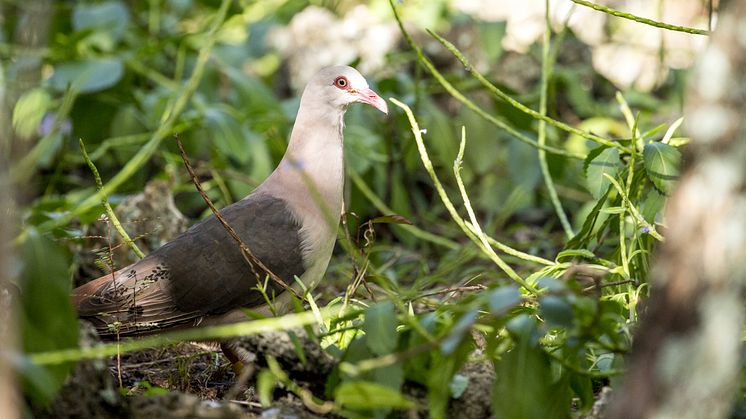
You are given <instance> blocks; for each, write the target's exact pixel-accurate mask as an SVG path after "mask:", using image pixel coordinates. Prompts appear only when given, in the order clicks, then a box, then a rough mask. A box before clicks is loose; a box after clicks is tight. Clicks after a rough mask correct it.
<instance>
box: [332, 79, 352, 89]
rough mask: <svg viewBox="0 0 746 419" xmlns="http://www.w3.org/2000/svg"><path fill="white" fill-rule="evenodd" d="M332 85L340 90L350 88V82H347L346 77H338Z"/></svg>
mask: <svg viewBox="0 0 746 419" xmlns="http://www.w3.org/2000/svg"><path fill="white" fill-rule="evenodd" d="M334 85H335V86H337V87H339V88H340V89H345V90H347V89H348V88H349V87H350V82H348V81H347V77H344V76H339V77H337V78H336V79H334Z"/></svg>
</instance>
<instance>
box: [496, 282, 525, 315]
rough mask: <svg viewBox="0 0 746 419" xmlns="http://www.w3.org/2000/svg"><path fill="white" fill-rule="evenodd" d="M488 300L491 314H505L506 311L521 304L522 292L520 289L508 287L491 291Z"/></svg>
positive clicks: (512, 286)
mask: <svg viewBox="0 0 746 419" xmlns="http://www.w3.org/2000/svg"><path fill="white" fill-rule="evenodd" d="M488 299H489V300H488V301H489V307H490V313H492V314H503V312H505V311H506V310H509V309H510V308H512V307H515V306H517V305H518V304H520V303H521V292H520V291H519V290H518V287H516V286H514V285H508V286H505V287H500V288H497V289H494V290H492V291H490V293H489V295H488Z"/></svg>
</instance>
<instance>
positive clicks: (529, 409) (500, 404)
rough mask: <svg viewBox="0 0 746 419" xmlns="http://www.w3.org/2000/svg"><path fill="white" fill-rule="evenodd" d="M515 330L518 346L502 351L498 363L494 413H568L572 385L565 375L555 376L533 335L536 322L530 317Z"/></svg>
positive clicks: (537, 418) (528, 416)
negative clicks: (564, 378)
mask: <svg viewBox="0 0 746 419" xmlns="http://www.w3.org/2000/svg"><path fill="white" fill-rule="evenodd" d="M514 320H515V319H514ZM524 320H525V319H524ZM511 322H512V321H511ZM514 330H516V331H518V332H519V333H518V334H517V335H516V336H515V340H516V345H515V347H514V348H512V349H510V350H509V351H508V352H506V353H505V354H503V356H502V357H501V358H500V360H499V361H498V362H496V366H495V371H496V372H497V379H496V380H495V387H494V391H493V399H492V412H493V414H494V417H496V418H520V419H545V418H558V419H559V418H565V417H568V416H569V415H568V412H569V409H570V402H571V398H570V392H569V388H568V386H567V385H566V384H565V383H564V382H563V381H564V380H562V377H560V379H559V380H556V379H555V378H554V377H553V374H552V368H551V363H550V362H549V356H548V355H547V354H546V353H544V351H543V350H542V349H541V347H540V346H539V343H538V340H537V339H535V338H534V336H535V334H536V333H537V331H536V325H535V324H534V323H533V322H532V321H531V320H528V321H527V322H525V321H524V325H523V326H522V327H521V328H519V329H514Z"/></svg>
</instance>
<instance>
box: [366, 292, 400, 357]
mask: <svg viewBox="0 0 746 419" xmlns="http://www.w3.org/2000/svg"><path fill="white" fill-rule="evenodd" d="M396 326H397V321H396V309H395V307H394V304H393V303H392V302H391V301H384V302H382V303H378V304H375V305H373V306H371V307H370V308H369V309H367V310H365V321H364V323H363V331H365V342H366V344H367V346H368V348H369V349H370V350H371V351H372V352H373V353H374V354H376V355H386V354H389V353H391V352H393V351H394V349H396V343H397V335H396Z"/></svg>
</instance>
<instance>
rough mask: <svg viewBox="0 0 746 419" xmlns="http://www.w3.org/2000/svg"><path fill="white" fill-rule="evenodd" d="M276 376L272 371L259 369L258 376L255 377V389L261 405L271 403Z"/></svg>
mask: <svg viewBox="0 0 746 419" xmlns="http://www.w3.org/2000/svg"><path fill="white" fill-rule="evenodd" d="M277 382H278V380H277V377H276V376H275V375H274V374H272V371H270V370H268V369H263V370H261V371H259V376H258V377H257V379H256V391H257V393H259V402H260V403H261V404H262V406H270V405H271V404H272V393H273V392H274V390H275V386H276V385H277Z"/></svg>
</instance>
